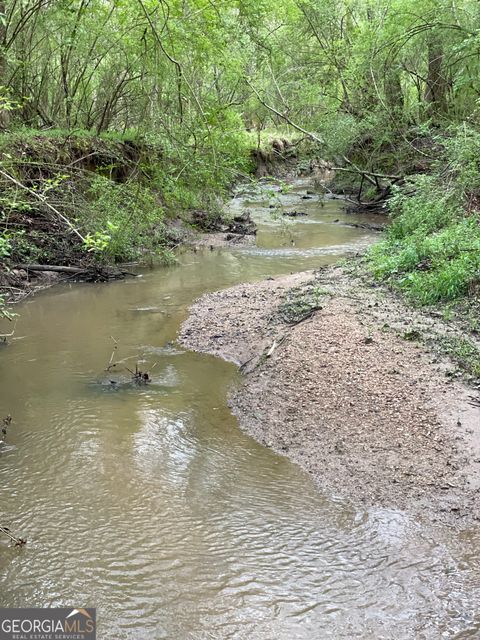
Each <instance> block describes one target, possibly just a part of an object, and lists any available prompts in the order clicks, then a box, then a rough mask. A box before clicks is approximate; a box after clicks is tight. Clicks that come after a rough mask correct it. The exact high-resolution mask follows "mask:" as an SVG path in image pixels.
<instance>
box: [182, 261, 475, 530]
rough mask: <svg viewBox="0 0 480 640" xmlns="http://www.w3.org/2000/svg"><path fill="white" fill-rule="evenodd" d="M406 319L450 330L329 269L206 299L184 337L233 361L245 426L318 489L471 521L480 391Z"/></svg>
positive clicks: (235, 404) (236, 400)
mask: <svg viewBox="0 0 480 640" xmlns="http://www.w3.org/2000/svg"><path fill="white" fill-rule="evenodd" d="M412 327H414V328H415V331H416V330H417V329H418V328H421V329H422V330H425V331H429V332H431V333H432V335H434V334H439V335H440V334H442V333H444V332H448V331H451V329H449V328H448V327H446V326H445V325H443V324H442V323H441V322H439V321H437V320H436V319H433V318H431V317H429V316H428V315H426V314H422V313H420V312H412V311H411V310H408V311H407V310H406V309H405V307H404V306H403V305H402V304H401V302H400V301H398V300H397V299H395V298H394V297H393V296H392V295H390V294H388V293H387V292H385V290H383V289H380V288H372V287H371V286H369V285H368V283H367V282H366V281H363V280H362V279H361V278H359V277H356V276H353V275H352V274H351V273H347V272H346V271H345V270H344V269H342V268H340V267H332V268H328V269H325V270H321V271H319V272H315V273H313V272H305V273H300V274H295V275H292V276H287V277H282V278H277V279H275V280H273V279H272V280H267V281H264V282H260V283H254V284H246V285H240V286H236V287H233V288H231V289H227V290H225V291H220V292H216V293H213V294H207V295H205V296H203V297H202V298H200V299H199V300H198V301H197V302H196V303H195V304H194V305H193V307H192V308H191V315H190V317H189V318H188V319H187V321H186V322H185V323H184V325H183V326H182V329H181V333H180V341H181V342H182V343H183V344H184V345H185V346H187V347H189V348H191V349H194V350H197V351H201V352H207V353H211V354H214V355H217V356H220V357H222V358H225V359H228V360H232V361H234V362H236V363H237V364H238V365H239V366H241V370H242V371H243V373H244V374H245V376H244V380H243V383H242V385H241V386H240V387H239V388H238V389H236V390H234V391H233V392H232V395H231V397H230V405H231V408H232V410H233V412H234V414H235V415H236V416H237V417H238V419H239V422H240V425H241V427H242V428H243V429H245V430H246V431H247V432H248V433H250V434H251V435H252V436H254V437H255V438H256V439H257V440H259V441H260V442H262V443H264V444H265V445H266V446H269V447H272V448H273V449H275V450H276V451H278V452H280V453H283V454H285V455H288V456H289V457H290V458H291V459H292V460H294V461H295V462H297V463H299V464H300V465H301V466H302V467H304V468H305V469H306V470H308V471H309V472H310V473H311V474H312V475H313V477H314V479H315V481H316V482H317V483H318V485H319V486H320V488H322V489H324V490H326V491H328V492H331V493H333V494H337V495H342V496H347V497H349V498H351V499H352V500H354V501H362V502H363V503H365V504H367V505H375V504H376V505H379V504H380V505H385V506H390V507H398V508H401V509H406V510H408V511H409V512H411V513H415V514H422V515H423V516H428V518H429V519H431V520H434V521H435V520H440V521H450V520H452V521H453V520H454V521H456V522H457V523H462V524H463V523H465V524H466V523H468V522H471V521H472V520H479V519H480V406H479V405H478V397H479V394H478V392H477V391H475V390H474V389H472V388H470V387H466V386H465V385H464V384H462V383H461V382H460V381H458V380H455V378H454V377H452V375H451V373H452V371H453V365H452V363H449V362H448V361H446V360H444V359H442V358H440V357H439V356H438V355H437V354H435V353H433V352H432V351H429V350H427V349H426V348H425V347H424V346H422V345H420V344H419V343H416V342H412V341H408V340H406V339H405V336H409V337H410V336H411V335H412ZM402 336H403V337H402Z"/></svg>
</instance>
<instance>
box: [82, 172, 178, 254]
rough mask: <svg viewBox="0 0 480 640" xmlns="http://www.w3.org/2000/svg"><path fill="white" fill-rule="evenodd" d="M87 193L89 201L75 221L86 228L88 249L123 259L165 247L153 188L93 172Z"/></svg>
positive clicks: (163, 232)
mask: <svg viewBox="0 0 480 640" xmlns="http://www.w3.org/2000/svg"><path fill="white" fill-rule="evenodd" d="M87 196H88V198H89V204H88V206H87V208H86V209H85V210H84V211H83V212H82V216H81V218H79V219H78V220H77V224H79V225H80V226H81V227H82V228H83V229H85V230H86V235H85V238H86V242H85V244H86V247H87V250H88V251H90V252H92V253H93V254H95V255H96V256H99V257H102V258H105V259H110V260H114V261H117V262H126V261H128V260H136V259H138V258H139V257H141V256H142V254H144V253H148V252H152V253H156V252H157V253H161V252H162V250H163V249H164V248H165V244H166V242H165V241H166V232H165V225H164V222H163V217H164V212H163V209H162V207H161V206H160V204H159V202H158V201H157V199H156V198H155V194H154V192H153V191H152V190H150V189H148V188H147V187H144V186H143V185H141V184H140V183H139V182H134V183H128V182H127V183H125V184H117V183H115V182H113V181H112V180H110V179H109V178H105V177H104V176H96V177H95V178H94V179H93V180H92V182H91V184H90V186H89V189H88V191H87Z"/></svg>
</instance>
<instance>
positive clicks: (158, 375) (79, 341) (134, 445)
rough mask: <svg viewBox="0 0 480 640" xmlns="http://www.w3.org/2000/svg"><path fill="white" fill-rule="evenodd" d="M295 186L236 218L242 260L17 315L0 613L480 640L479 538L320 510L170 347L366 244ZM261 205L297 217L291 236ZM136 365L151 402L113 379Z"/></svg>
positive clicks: (314, 496)
mask: <svg viewBox="0 0 480 640" xmlns="http://www.w3.org/2000/svg"><path fill="white" fill-rule="evenodd" d="M307 187H308V183H307V182H306V181H298V182H297V183H296V185H295V187H294V188H293V190H291V191H290V192H288V193H287V194H283V195H282V194H280V193H278V191H277V192H275V193H272V190H275V187H270V186H269V187H268V188H266V187H264V188H263V190H261V191H260V192H258V191H252V192H245V193H243V194H240V195H239V196H238V197H236V198H235V199H234V200H232V203H231V205H230V206H231V207H232V211H234V212H240V211H243V210H244V209H245V208H248V209H249V210H250V211H251V212H252V216H253V218H254V219H255V220H256V222H257V224H258V226H259V230H258V236H257V245H256V246H246V247H238V248H229V249H220V250H210V249H208V248H206V249H202V250H199V251H197V252H190V251H189V252H184V253H182V254H180V255H179V262H178V264H176V265H174V266H171V267H159V268H155V269H150V270H147V269H145V270H143V271H142V274H141V277H140V278H136V279H130V280H126V281H124V282H116V283H113V284H109V285H102V284H98V285H59V286H57V287H55V288H53V289H51V290H50V291H48V292H45V293H43V294H41V295H38V296H37V297H35V298H34V299H29V300H27V301H26V302H25V303H23V304H22V305H21V306H20V307H19V308H18V312H19V313H20V317H19V319H18V322H17V326H16V332H15V338H14V340H12V341H11V342H10V343H9V344H8V345H5V346H0V376H1V378H0V379H1V387H0V411H1V416H3V415H6V414H8V413H9V414H11V415H12V416H13V421H12V425H11V427H10V429H9V432H8V437H7V441H6V443H5V444H3V445H0V524H2V525H4V526H8V527H10V529H11V530H12V531H13V532H15V533H16V534H18V535H20V536H22V537H25V538H27V539H28V544H27V545H26V546H25V547H24V548H21V549H18V548H14V547H12V546H10V545H8V543H7V540H6V539H5V540H3V539H0V606H1V607H14V606H16V607H22V606H29V607H33V606H77V607H78V606H95V607H97V620H98V636H97V637H98V638H99V640H124V639H125V640H127V639H132V640H143V639H145V640H146V639H147V638H148V639H152V638H154V639H155V640H160V639H164V638H165V639H168V640H203V639H205V640H207V639H214V640H226V639H229V638H232V639H233V640H243V639H245V640H247V639H248V640H294V639H299V640H326V639H330V638H331V639H343V638H345V639H354V638H361V639H365V640H380V639H385V640H395V639H398V640H411V639H413V638H415V639H417V638H418V639H425V640H430V639H432V640H437V639H443V638H448V639H454V638H455V639H456V640H460V639H464V638H465V639H466V638H480V620H479V618H478V604H479V601H478V599H477V598H478V597H479V593H480V585H479V573H478V571H479V562H478V544H479V542H480V536H479V534H478V531H470V532H465V533H463V534H462V535H461V536H457V535H456V533H455V531H449V530H445V529H438V531H435V532H433V531H431V530H426V529H424V528H422V526H421V525H419V524H418V523H415V522H412V521H411V520H409V518H408V517H407V516H406V515H405V514H403V513H401V512H398V511H393V510H387V509H373V510H361V509H360V510H359V509H357V508H353V507H352V505H351V504H349V503H348V502H347V501H345V500H341V499H339V498H337V497H336V496H331V495H322V493H320V492H319V491H318V489H317V488H316V487H315V486H314V484H313V482H312V481H311V480H310V478H309V476H308V475H307V474H306V473H304V472H303V471H302V470H301V469H300V468H298V467H297V466H295V465H294V464H292V463H291V462H289V460H288V459H286V458H283V457H280V456H278V455H276V454H275V453H273V452H272V451H270V450H269V449H266V448H264V447H262V446H260V445H259V444H257V443H256V442H255V441H254V440H252V439H251V438H250V437H248V436H247V435H245V434H244V433H243V432H242V431H241V430H240V429H239V428H238V425H237V423H236V420H235V419H234V418H233V416H232V415H231V413H230V411H229V409H228V407H227V395H228V391H229V389H230V388H231V387H232V385H234V384H236V383H237V382H238V379H239V376H238V373H237V371H236V369H235V367H234V366H233V365H231V364H229V363H226V362H223V361H221V360H218V359H215V358H213V357H210V356H205V355H201V354H196V353H192V352H189V351H185V350H184V349H182V348H180V347H179V346H178V345H176V343H175V337H176V334H177V331H178V328H179V326H180V324H181V322H182V320H183V319H184V318H185V317H186V314H187V309H188V306H189V304H191V302H192V301H193V300H194V299H195V298H197V297H198V296H200V295H202V294H203V293H205V292H207V291H213V290H217V289H220V288H225V287H228V286H231V285H233V284H236V283H240V282H245V281H252V280H259V279H263V278H265V277H268V276H274V275H278V274H284V273H290V272H293V271H300V270H304V269H310V268H315V267H318V266H320V265H323V264H328V263H331V262H333V261H335V260H338V259H339V258H341V257H342V256H345V255H347V254H348V253H350V252H352V251H353V252H354V251H357V250H360V249H363V248H364V247H365V246H367V245H368V244H369V243H371V242H372V241H373V240H374V239H375V238H376V234H373V233H372V232H370V231H368V230H366V229H362V228H352V227H349V226H344V225H342V224H341V223H342V221H344V222H360V223H362V222H369V221H373V222H377V221H378V217H373V218H372V217H368V216H367V217H365V216H351V215H347V214H345V213H344V211H343V209H342V206H341V203H340V202H338V201H334V200H332V201H327V202H326V203H323V202H321V200H320V199H319V198H318V197H317V196H313V197H312V198H311V199H305V198H303V196H306V195H307V193H306V190H307ZM272 198H273V199H274V200H275V203H276V204H279V205H280V207H282V208H284V209H286V210H293V209H296V210H298V211H304V212H305V213H307V215H306V216H300V217H298V218H292V219H288V221H285V219H284V218H283V217H282V216H281V215H278V212H277V210H276V209H275V211H276V214H275V215H273V214H272V209H269V204H271V203H272ZM336 220H338V221H339V222H334V221H336ZM112 352H113V360H111V357H112ZM124 358H129V360H127V361H126V362H125V363H123V364H122V365H121V366H120V365H119V366H118V367H113V368H111V369H110V371H105V369H106V367H107V366H108V364H109V363H110V362H111V361H112V362H115V361H117V360H123V359H124ZM137 363H138V365H139V367H140V368H141V369H142V370H144V371H148V372H149V373H150V375H151V378H152V381H151V382H150V383H149V384H147V385H143V386H137V385H135V384H132V382H131V379H130V374H129V373H128V371H126V370H125V369H124V366H128V367H129V368H132V369H134V368H135V365H136V364H137ZM339 482H341V478H339ZM476 616H477V617H476Z"/></svg>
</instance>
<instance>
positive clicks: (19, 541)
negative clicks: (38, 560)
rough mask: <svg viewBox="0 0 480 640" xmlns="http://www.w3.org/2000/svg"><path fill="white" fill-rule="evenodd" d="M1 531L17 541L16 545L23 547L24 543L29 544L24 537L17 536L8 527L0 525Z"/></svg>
mask: <svg viewBox="0 0 480 640" xmlns="http://www.w3.org/2000/svg"><path fill="white" fill-rule="evenodd" d="M0 532H1V533H4V534H5V535H6V536H8V537H9V538H10V540H11V541H12V542H15V546H16V547H23V545H24V544H27V541H26V540H25V539H24V538H17V537H16V536H13V535H12V534H11V533H10V530H9V529H8V528H7V527H0Z"/></svg>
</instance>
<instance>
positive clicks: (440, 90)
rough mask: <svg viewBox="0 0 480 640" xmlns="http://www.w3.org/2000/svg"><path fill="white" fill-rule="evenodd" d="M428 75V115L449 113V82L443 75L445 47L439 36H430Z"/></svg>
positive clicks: (426, 93) (426, 99) (426, 88)
mask: <svg viewBox="0 0 480 640" xmlns="http://www.w3.org/2000/svg"><path fill="white" fill-rule="evenodd" d="M427 55H428V74H427V86H426V87H425V102H426V103H427V113H428V114H429V115H431V116H435V115H441V114H444V113H446V111H447V90H448V82H447V80H446V78H445V76H444V74H443V69H442V67H443V46H442V44H441V42H440V39H439V37H438V35H436V34H435V33H432V34H430V36H429V39H428V43H427Z"/></svg>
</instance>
